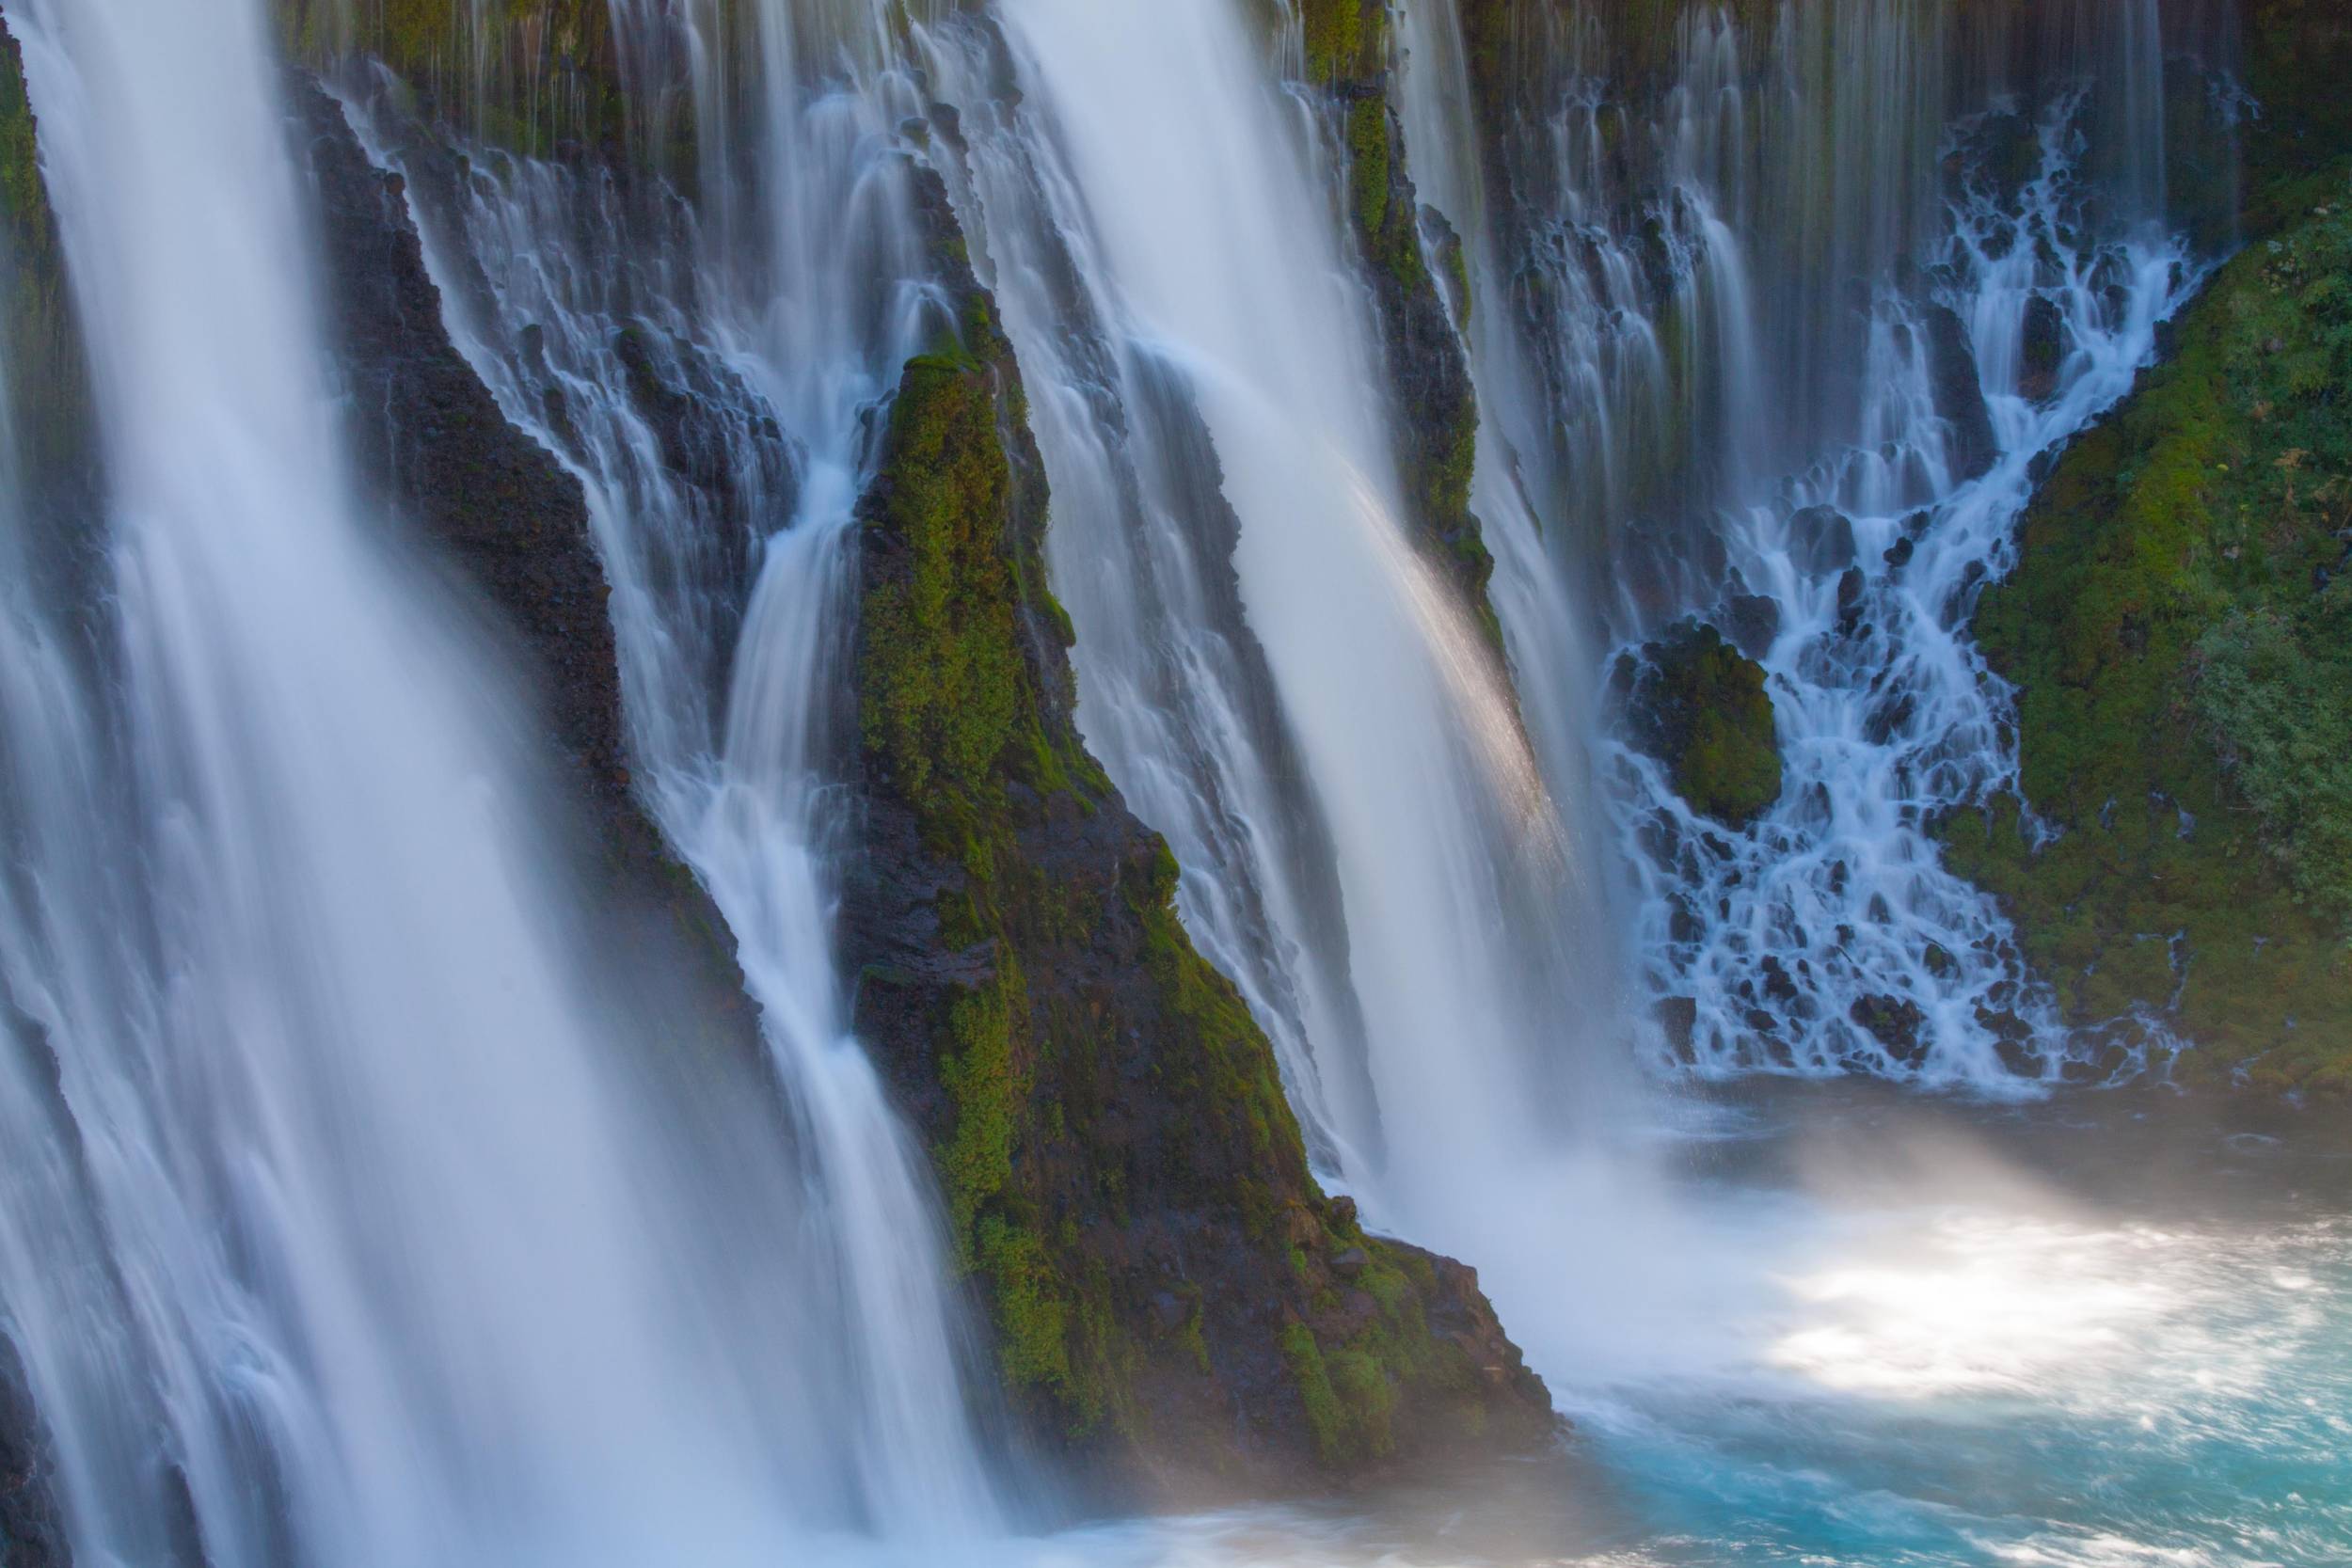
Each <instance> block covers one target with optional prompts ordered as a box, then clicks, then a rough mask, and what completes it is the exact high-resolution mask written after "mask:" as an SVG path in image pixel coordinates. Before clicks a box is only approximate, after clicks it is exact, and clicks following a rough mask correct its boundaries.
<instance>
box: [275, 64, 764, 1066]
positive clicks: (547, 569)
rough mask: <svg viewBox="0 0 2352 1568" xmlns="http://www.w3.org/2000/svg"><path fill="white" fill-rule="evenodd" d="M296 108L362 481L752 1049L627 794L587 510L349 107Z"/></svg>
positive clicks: (661, 926) (628, 891)
mask: <svg viewBox="0 0 2352 1568" xmlns="http://www.w3.org/2000/svg"><path fill="white" fill-rule="evenodd" d="M292 91H293V99H294V107H295V110H296V113H297V116H298V118H299V120H300V123H301V125H302V127H303V129H304V131H305V132H306V134H307V142H306V146H305V150H306V151H307V153H308V161H309V166H310V171H311V174H312V177H313V180H314V182H315V189H316V197H317V201H318V206H319V215H320V217H321V219H322V224H321V229H322V235H321V239H322V246H323V250H322V254H323V256H324V258H325V268H324V276H325V277H326V305H327V315H328V324H327V325H328V328H329V331H330V333H331V335H332V336H333V338H334V340H335V346H336V348H337V350H338V354H337V363H338V366H339V368H340V370H341V372H342V375H343V376H344V378H345V381H346V384H347V388H348V392H349V398H350V402H351V404H352V407H353V410H354V418H353V419H352V420H351V421H350V434H351V440H352V451H353V456H354V459H355V462H356V464H357V467H358V470H359V472H360V474H361V476H362V477H363V479H364V480H365V481H366V482H367V483H369V484H370V485H371V487H372V488H373V490H374V491H375V492H376V493H377V494H378V495H379V496H380V497H381V498H382V499H384V500H386V501H387V502H388V503H389V505H390V506H391V507H392V508H393V509H394V510H395V511H396V512H397V513H399V514H400V515H402V516H404V517H405V518H406V519H408V520H409V521H411V522H413V523H414V524H415V525H416V526H418V527H419V528H421V530H422V531H424V533H425V534H426V535H427V536H428V537H430V538H431V539H432V540H433V541H434V542H435V543H436V544H437V545H438V546H440V547H441V548H442V549H443V551H445V552H446V555H447V558H448V559H449V561H450V562H452V563H453V565H454V566H455V567H456V568H457V570H458V572H459V573H460V574H461V575H462V577H463V578H464V579H465V580H466V582H467V583H468V584H469V586H470V587H471V588H472V589H473V590H474V591H475V592H477V593H478V594H480V595H481V596H482V598H483V599H484V600H485V601H486V602H487V604H488V605H489V607H490V608H491V610H493V611H494V615H495V618H496V620H497V621H498V622H499V623H500V624H501V626H504V627H506V628H509V629H510V630H511V631H512V632H513V634H514V636H515V638H516V643H517V646H518V650H519V652H520V654H521V655H522V657H523V660H524V662H525V665H526V667H527V668H528V669H529V670H530V672H531V673H532V674H533V675H535V677H536V680H535V683H534V684H535V688H536V690H537V691H538V693H539V694H540V695H541V696H542V698H543V699H544V704H543V708H544V711H545V712H546V714H547V717H548V721H549V726H550V732H551V733H550V735H549V736H548V738H549V739H550V741H551V742H552V743H553V747H554V749H555V750H556V751H557V752H559V754H561V755H562V756H563V757H564V759H565V760H566V761H567V762H568V764H569V766H570V773H571V775H572V777H573V778H574V779H575V780H576V781H577V782H578V783H579V784H580V786H581V788H580V796H581V798H582V799H583V800H585V801H586V802H587V803H588V805H589V807H590V809H591V813H592V815H593V818H594V825H595V827H596V829H597V831H598V833H599V837H600V840H601V842H602V844H603V847H604V848H605V850H606V865H605V869H606V871H607V873H608V875H609V878H610V882H609V885H608V888H607V889H606V891H607V893H608V894H609V895H611V896H610V903H611V908H612V912H613V913H614V914H615V916H616V918H617V919H619V920H620V921H622V922H623V923H624V924H626V925H627V926H628V927H629V929H628V935H629V936H630V937H631V938H632V939H634V940H644V941H653V942H660V943H662V944H664V945H665V946H667V947H668V948H670V950H671V951H672V952H673V953H674V954H675V956H676V957H678V958H683V959H684V960H685V961H686V962H687V963H688V964H689V965H691V969H692V971H693V972H694V973H695V978H696V979H697V981H698V986H697V993H698V995H700V996H702V997H704V998H707V1001H708V1002H709V1004H710V1006H711V1008H712V1009H713V1011H712V1026H713V1028H714V1030H715V1031H716V1033H717V1034H718V1036H720V1037H723V1040H724V1042H725V1044H726V1046H727V1048H730V1049H741V1050H744V1051H747V1052H748V1051H752V1050H755V1049H756V1044H757V1038H758V1023H757V1019H756V1016H755V1012H754V1010H753V1008H752V1006H751V1004H750V1002H749V1001H748V999H747V998H746V997H745V995H744V991H743V987H742V975H741V973H740V971H739V969H738V968H737V967H736V963H735V958H734V952H735V948H734V941H733V938H732V936H731V935H730V934H729V933H728V931H727V929H726V925H725V922H724V920H723V917H722V916H721V915H720V913H719V911H718V910H717V908H716V907H715V906H714V905H712V904H711V902H710V900H709V896H708V895H707V894H706V893H704V891H703V889H702V886H701V884H700V883H698V882H697V881H695V879H694V878H693V876H692V875H691V873H690V872H689V871H687V870H686V868H685V867H684V866H682V865H680V864H679V863H677V862H676V860H675V858H674V857H673V856H672V855H671V854H670V852H669V849H668V847H666V846H665V845H664V844H663V842H662V839H661V835H660V832H659V831H658V830H657V829H656V828H655V827H654V825H653V823H652V821H651V820H650V819H649V818H648V817H647V816H646V815H645V813H644V810H643V808H642V807H641V806H640V804H639V802H638V800H637V799H636V797H635V795H634V794H633V793H632V792H631V789H630V784H629V771H628V739H627V730H626V725H625V721H624V718H623V714H622V711H621V679H620V660H619V654H618V650H617V649H616V648H615V646H614V643H613V632H612V618H611V615H610V613H609V611H608V609H607V603H606V601H607V599H608V597H609V596H610V590H609V588H608V586H607V584H606V581H605V577H604V569H603V566H602V564H601V563H600V562H599V561H598V559H597V556H596V543H595V540H594V537H593V536H592V535H591V533H590V531H589V520H588V502H587V497H586V495H585V494H584V493H583V492H582V490H581V489H580V482H579V481H578V480H577V479H575V478H574V477H573V476H572V475H571V474H570V473H568V472H567V471H565V470H564V467H563V466H562V465H561V464H559V463H558V462H557V461H556V460H555V457H554V455H553V454H552V453H550V452H548V451H547V450H546V449H545V448H544V447H541V446H540V445H539V444H538V443H537V442H535V441H533V440H532V438H531V437H530V436H526V435H524V434H523V433H522V432H521V431H519V430H517V429H516V428H515V426H514V425H512V424H511V423H509V422H508V421H507V420H506V418H505V417H504V415H503V414H502V413H501V411H500V409H499V406H498V404H497V401H496V400H495V399H494V398H493V397H492V396H491V394H490V390H489V388H487V387H485V386H484V385H483V382H482V380H481V378H480V376H478V375H477V374H476V373H475V372H474V371H473V368H472V367H471V366H470V365H469V364H468V363H467V362H466V360H465V357H464V356H462V355H460V354H459V353H458V352H457V349H456V347H455V346H454V345H453V343H452V342H451V341H450V337H449V333H448V330H447V328H446V327H445V326H444V325H443V322H442V315H441V300H440V294H439V292H438V291H437V289H436V288H435V286H434V283H433V280H432V278H431V277H429V276H428V275H427V273H426V271H425V267H424V256H423V250H422V247H421V244H420V243H419V240H418V237H417V231H416V228H415V225H414V223H413V222H412V221H411V220H410V217H409V214H408V208H407V205H406V203H405V199H404V197H403V189H402V182H401V181H400V179H399V177H398V176H396V175H389V174H385V173H383V172H381V171H379V170H378V169H376V168H375V166H373V165H372V164H371V163H370V162H369V161H368V159H367V155H366V153H365V152H364V151H363V150H362V149H361V148H360V146H359V143H358V138H357V137H355V136H354V135H352V132H351V127H350V126H349V124H348V123H346V122H345V120H344V119H343V115H342V110H341V108H339V107H338V106H337V105H336V104H335V103H333V101H331V100H330V99H328V98H327V97H326V94H325V93H323V92H321V91H320V90H319V89H318V87H316V86H315V85H314V84H312V83H311V82H310V81H309V80H308V79H307V78H296V79H295V80H294V85H293V89H292Z"/></svg>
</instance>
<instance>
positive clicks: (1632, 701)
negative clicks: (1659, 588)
mask: <svg viewBox="0 0 2352 1568" xmlns="http://www.w3.org/2000/svg"><path fill="white" fill-rule="evenodd" d="M1610 684H1611V689H1612V695H1613V698H1614V700H1615V703H1616V705H1617V706H1618V711H1619V713H1620V714H1621V716H1622V720H1623V722H1624V724H1625V728H1626V733H1627V735H1628V736H1629V738H1630V739H1631V740H1632V742H1633V745H1634V747H1635V749H1636V750H1638V751H1640V752H1643V753H1644V754H1645V755H1648V756H1653V757H1656V758H1657V759H1658V760H1659V761H1661V762H1662V763H1664V764H1665V765H1666V767H1667V769H1668V771H1669V772H1670V774H1671V775H1672V777H1673V780H1674V786H1675V792H1676V793H1677V794H1678V795H1680V796H1681V797H1682V798H1683V800H1687V801H1688V802H1690V805H1691V808H1692V810H1693V811H1696V812H1698V813H1699V814H1700V815H1702V816H1712V817H1714V818H1716V819H1717V820H1718V821H1722V822H1726V823H1729V824H1731V825H1732V826H1734V827H1740V826H1744V825H1745V824H1747V823H1750V822H1753V821H1755V820H1756V817H1758V816H1761V815H1763V813H1764V812H1765V811H1766V810H1767V809H1768V808H1770V807H1771V805H1772V802H1773V801H1775V800H1779V799H1780V779H1781V765H1780V748H1779V743H1778V741H1777V740H1776V739H1775V737H1774V735H1773V727H1772V698H1771V696H1769V695H1768V694H1767V693H1766V691H1765V689H1764V670H1763V667H1762V666H1761V665H1759V664H1757V663H1756V661H1755V660H1754V659H1752V658H1749V657H1746V656H1745V655H1743V654H1741V653H1740V650H1739V649H1737V648H1735V647H1733V646H1732V645H1731V644H1730V643H1728V642H1726V641H1724V639H1723V636H1722V634H1721V633H1719V632H1718V631H1716V629H1715V628H1714V627H1713V626H1708V625H1707V624H1706V623H1704V622H1699V621H1685V622H1683V623H1681V624H1680V625H1678V626H1675V627H1673V628H1672V629H1670V630H1669V631H1668V632H1667V633H1666V635H1665V636H1663V637H1661V638H1660V639H1659V640H1658V641H1655V642H1650V643H1647V644H1645V646H1644V647H1643V649H1642V652H1641V657H1639V658H1635V657H1633V656H1631V655H1626V656H1623V657H1620V658H1619V659H1618V661H1617V665H1616V668H1615V670H1614V671H1613V672H1612V673H1611V680H1610Z"/></svg>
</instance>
